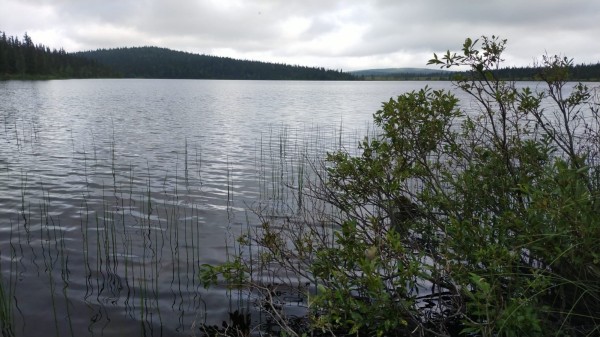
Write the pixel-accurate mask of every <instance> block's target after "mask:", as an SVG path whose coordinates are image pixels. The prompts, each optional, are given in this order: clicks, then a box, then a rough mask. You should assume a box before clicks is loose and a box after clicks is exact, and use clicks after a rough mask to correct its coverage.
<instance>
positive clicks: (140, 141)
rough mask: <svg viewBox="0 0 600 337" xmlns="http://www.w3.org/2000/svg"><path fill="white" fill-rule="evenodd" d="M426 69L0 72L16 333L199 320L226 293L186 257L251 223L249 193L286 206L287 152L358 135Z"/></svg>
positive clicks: (2, 174)
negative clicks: (341, 73)
mask: <svg viewBox="0 0 600 337" xmlns="http://www.w3.org/2000/svg"><path fill="white" fill-rule="evenodd" d="M425 84H426V83H424V82H286V81H201V80H65V81H43V82H37V81H34V82H28V81H8V82H0V123H1V124H0V125H1V126H2V128H0V267H1V282H2V285H3V288H2V289H1V290H2V293H3V294H4V296H5V298H8V300H9V301H10V302H12V305H11V306H10V308H11V310H4V312H5V313H0V317H2V315H4V317H8V318H9V321H10V322H11V324H10V329H11V331H12V333H14V335H16V336H38V335H40V333H41V331H43V334H44V335H48V336H52V335H56V336H85V335H89V336H137V335H139V336H177V335H181V336H188V335H199V334H200V332H199V330H198V326H199V325H200V324H202V323H204V322H207V323H210V324H214V323H218V322H220V321H221V320H223V319H225V318H227V313H228V312H230V311H232V310H235V306H236V303H233V302H235V300H234V299H232V297H231V296H228V294H227V291H226V289H225V288H224V287H215V288H211V289H209V290H205V289H204V288H203V287H202V285H201V284H200V282H199V280H198V270H199V266H200V265H202V264H205V263H209V264H216V263H220V262H223V261H225V259H226V251H227V249H231V245H232V242H233V238H234V237H235V236H236V235H237V234H239V233H241V232H242V231H245V230H247V229H248V228H249V227H252V226H256V225H258V220H257V219H256V217H255V216H254V215H253V214H252V212H249V211H248V209H249V208H251V207H252V205H256V204H257V203H261V204H263V205H267V207H271V208H272V209H274V210H277V209H280V210H281V212H282V213H283V215H285V212H287V211H289V208H286V207H284V206H282V205H285V204H286V202H287V194H286V193H288V192H287V191H286V190H285V188H284V185H285V184H291V185H293V184H294V175H295V174H296V175H297V172H296V173H294V168H296V169H297V168H298V167H299V165H301V164H300V163H299V162H297V161H298V158H300V157H301V155H300V154H307V155H308V156H309V157H312V158H315V157H319V156H322V155H323V154H324V153H325V152H326V151H328V150H334V149H336V148H339V147H340V146H343V147H345V148H348V149H351V148H354V147H356V144H357V141H358V140H359V139H360V138H361V137H362V136H363V135H364V134H365V132H367V130H368V128H369V125H370V122H371V118H372V114H373V113H374V112H375V111H376V110H378V109H379V108H380V107H381V103H382V102H384V101H387V100H389V98H390V97H396V96H397V95H399V94H401V93H403V92H406V91H410V90H415V89H419V88H421V87H423V86H424V85H425ZM429 85H430V86H431V87H433V88H446V89H449V88H450V84H449V83H447V82H434V83H429ZM295 161H296V162H295ZM0 295H1V294H0ZM5 320H6V319H5ZM7 322H8V321H7Z"/></svg>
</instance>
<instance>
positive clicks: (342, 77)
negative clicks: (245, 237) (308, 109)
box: [0, 31, 600, 81]
mask: <svg viewBox="0 0 600 337" xmlns="http://www.w3.org/2000/svg"><path fill="white" fill-rule="evenodd" d="M539 73H540V67H537V66H531V67H506V68H502V69H498V70H497V72H496V75H497V76H498V78H499V79H502V80H509V81H535V80H539ZM465 75H466V73H464V72H457V71H440V70H437V71H431V70H428V69H422V71H415V70H412V71H406V72H403V71H401V69H399V72H390V71H384V70H382V69H379V70H371V71H356V72H353V73H349V72H344V71H341V70H331V69H325V68H323V67H307V66H301V65H288V64H280V63H268V62H261V61H252V60H238V59H233V58H229V57H219V56H211V55H204V54H193V53H188V52H183V51H175V50H171V49H167V48H160V47H125V48H113V49H98V50H95V51H85V52H76V53H67V52H66V51H65V50H64V49H62V48H60V49H50V47H47V46H44V45H42V44H35V43H34V42H33V40H32V38H31V37H30V36H29V35H28V34H27V33H25V34H24V35H23V37H22V38H21V39H19V38H18V37H16V36H14V37H13V36H7V35H6V33H4V32H2V31H0V79H53V78H115V77H122V78H168V79H175V78H179V79H236V80H318V81H326V80H335V81H350V80H375V81H402V80H409V81H449V80H455V79H458V78H460V77H461V76H465ZM568 79H569V80H570V81H600V62H599V63H596V64H578V65H575V64H573V65H571V66H570V67H569V74H568Z"/></svg>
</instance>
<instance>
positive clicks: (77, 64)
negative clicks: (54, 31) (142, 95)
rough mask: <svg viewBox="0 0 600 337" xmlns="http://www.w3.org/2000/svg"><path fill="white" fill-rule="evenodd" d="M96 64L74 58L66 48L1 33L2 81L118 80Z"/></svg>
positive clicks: (25, 36) (88, 60) (107, 69)
mask: <svg viewBox="0 0 600 337" xmlns="http://www.w3.org/2000/svg"><path fill="white" fill-rule="evenodd" d="M115 76H116V73H115V72H114V71H112V70H110V69H109V68H107V67H105V66H101V65H99V64H98V63H97V62H96V61H93V60H90V59H85V58H82V57H78V56H74V55H72V54H69V53H67V52H66V51H65V50H64V49H62V48H61V49H58V50H57V49H52V50H51V49H50V47H47V46H44V45H42V44H37V45H36V44H34V43H33V40H32V39H31V37H30V36H29V35H27V33H25V35H24V36H23V38H22V39H19V38H18V37H13V36H6V33H5V32H2V31H0V79H51V78H97V77H115Z"/></svg>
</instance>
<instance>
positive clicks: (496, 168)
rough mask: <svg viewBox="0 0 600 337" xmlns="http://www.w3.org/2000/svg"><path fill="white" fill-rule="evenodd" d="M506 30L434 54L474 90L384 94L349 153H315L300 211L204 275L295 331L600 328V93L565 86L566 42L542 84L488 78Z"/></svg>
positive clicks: (592, 331) (483, 332) (546, 65)
mask: <svg viewBox="0 0 600 337" xmlns="http://www.w3.org/2000/svg"><path fill="white" fill-rule="evenodd" d="M505 44H506V41H505V40H502V39H499V38H497V37H494V36H492V37H491V38H488V37H482V38H481V39H480V40H471V39H466V41H465V43H464V44H463V48H462V51H461V52H458V53H451V52H450V51H448V52H447V53H446V54H445V55H442V56H441V57H440V56H438V55H434V58H433V59H431V60H430V61H429V64H434V65H440V66H442V67H447V68H453V67H468V69H469V70H468V71H466V72H464V73H461V75H459V76H458V77H457V78H456V80H455V82H454V83H455V85H456V87H457V88H458V89H459V90H462V91H463V92H464V93H466V94H467V95H468V97H469V98H470V102H459V100H458V99H457V98H456V96H455V95H454V94H453V93H451V92H446V91H438V90H432V89H430V88H427V87H426V88H424V89H422V90H419V91H414V92H409V93H405V94H402V95H400V96H399V97H397V98H396V99H390V101H389V102H387V103H385V104H384V105H383V108H382V109H381V110H380V111H378V112H377V113H375V114H374V122H375V125H376V127H377V128H378V130H379V132H378V133H376V134H374V135H370V136H369V137H366V138H365V139H364V140H363V141H362V142H361V143H360V145H359V146H360V153H359V154H358V155H351V154H349V153H348V152H346V151H343V150H341V151H337V152H334V153H330V154H328V156H327V158H326V160H325V162H323V163H319V162H313V163H312V168H313V170H312V171H311V173H306V174H307V176H309V175H310V174H312V175H313V176H312V179H309V178H308V177H307V179H306V180H305V183H304V185H305V188H304V191H301V193H302V200H303V203H302V209H301V210H300V211H299V212H297V216H296V217H294V218H291V219H290V218H284V219H280V220H277V219H275V218H272V217H268V216H266V215H264V214H263V215H264V216H263V225H262V226H261V227H260V228H258V229H257V230H256V231H255V232H254V233H250V234H245V236H244V237H243V239H242V241H243V242H246V243H248V245H249V246H250V248H251V251H252V250H253V251H255V256H258V257H255V258H253V259H249V258H248V255H247V254H246V255H244V254H243V251H241V250H240V251H239V254H237V256H235V257H234V258H232V259H230V261H233V262H230V263H227V264H225V265H221V266H216V267H215V266H205V267H204V268H203V269H202V272H201V274H202V279H203V281H204V282H205V283H206V284H212V283H215V282H216V281H217V277H218V276H219V275H223V276H225V278H226V279H227V280H228V281H229V282H230V284H231V283H235V286H237V287H246V289H249V290H250V291H253V292H255V293H257V294H258V297H259V298H263V300H264V301H266V303H267V304H266V305H265V307H267V308H268V309H269V310H270V311H269V312H271V315H272V317H274V318H275V319H276V321H277V323H278V324H279V325H280V326H281V328H282V331H283V332H285V333H286V334H292V335H296V336H298V335H300V334H302V333H303V332H304V333H309V332H310V333H318V332H321V333H323V334H333V335H350V334H353V335H369V336H370V335H376V336H392V335H396V336H403V335H418V336H455V335H465V336H567V335H568V336H591V335H596V334H599V333H600V286H598V282H597V280H598V278H599V277H600V255H599V253H598V252H599V251H600V250H599V248H600V246H599V244H598V242H600V220H599V219H598V217H597V214H598V212H599V210H600V209H599V207H600V198H599V197H600V195H599V191H600V185H599V180H598V176H599V172H600V170H599V168H600V167H599V166H598V164H597V160H596V158H597V155H598V145H597V144H598V142H597V140H598V137H599V136H600V133H599V132H598V130H599V129H600V123H598V122H599V120H598V107H599V102H598V100H597V97H598V96H597V95H595V94H594V90H593V89H591V88H589V87H588V86H587V85H585V84H575V85H574V87H572V88H569V87H568V86H567V84H568V80H569V77H568V74H569V68H570V67H571V66H572V61H570V60H569V59H567V58H562V57H544V58H543V61H542V65H541V66H542V67H541V69H542V70H541V73H540V75H539V76H540V77H539V79H540V80H541V83H543V84H544V85H545V87H543V88H535V90H532V89H531V88H528V87H524V88H519V86H517V85H516V84H515V83H513V82H507V81H504V80H502V79H500V78H498V77H497V75H496V71H497V70H498V69H500V65H501V62H502V53H503V51H504V49H505ZM322 168H324V170H322ZM315 175H316V179H315V178H314V177H315ZM309 181H310V182H311V183H308V182H309ZM322 204H326V205H328V206H329V207H317V208H312V207H314V206H315V205H322ZM325 210H326V211H325ZM242 241H240V242H242ZM265 275H267V276H269V277H267V278H266V279H267V280H271V281H272V280H279V281H280V282H279V283H277V282H271V283H269V285H270V287H267V286H265V277H264V276H265ZM259 276H260V277H259ZM282 283H285V284H286V286H287V287H288V289H297V290H296V291H297V292H298V293H302V294H303V295H304V296H305V297H306V298H307V304H306V311H305V317H304V319H305V324H304V325H301V326H302V327H304V330H301V329H300V330H299V329H298V328H297V327H298V325H292V324H290V322H292V319H293V317H292V315H289V314H287V312H286V308H285V306H284V305H282V304H281V302H280V301H279V299H278V298H277V297H276V296H272V294H273V293H276V290H273V288H272V285H273V284H282ZM307 284H308V285H309V286H308V287H306V285H307ZM302 285H304V286H302Z"/></svg>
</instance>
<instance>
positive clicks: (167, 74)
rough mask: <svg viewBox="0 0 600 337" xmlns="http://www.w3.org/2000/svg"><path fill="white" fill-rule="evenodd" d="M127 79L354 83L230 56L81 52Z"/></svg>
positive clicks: (332, 74)
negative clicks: (338, 81) (329, 81)
mask: <svg viewBox="0 0 600 337" xmlns="http://www.w3.org/2000/svg"><path fill="white" fill-rule="evenodd" d="M73 55H75V56H79V57H84V58H87V59H91V60H94V61H96V62H98V63H99V64H102V65H105V66H107V67H110V68H111V69H113V70H115V71H117V72H119V73H120V74H121V75H122V77H126V78H183V79H243V80H354V79H355V77H354V75H351V74H349V73H345V72H341V71H337V70H327V69H325V68H312V67H305V66H292V65H287V64H276V63H267V62H259V61H245V60H237V59H233V58H229V57H218V56H209V55H200V54H192V53H187V52H182V51H175V50H171V49H167V48H159V47H129V48H116V49H99V50H95V51H86V52H78V53H74V54H73Z"/></svg>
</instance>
